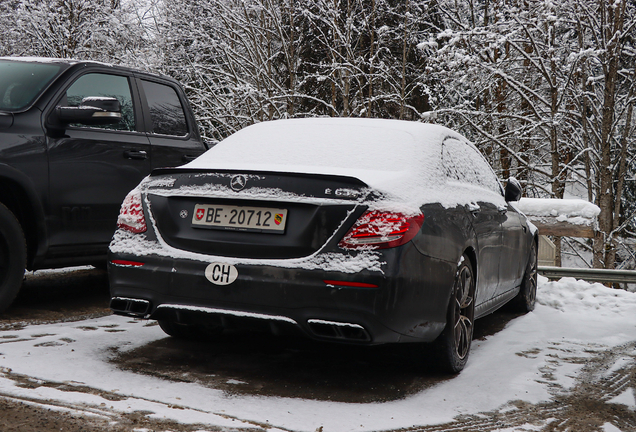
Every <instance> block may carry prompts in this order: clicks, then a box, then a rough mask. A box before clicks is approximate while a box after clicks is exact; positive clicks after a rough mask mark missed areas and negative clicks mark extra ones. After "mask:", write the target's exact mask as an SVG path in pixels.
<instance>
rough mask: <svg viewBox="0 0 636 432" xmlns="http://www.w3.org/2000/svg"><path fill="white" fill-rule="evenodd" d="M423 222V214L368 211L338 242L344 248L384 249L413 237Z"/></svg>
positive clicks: (401, 243)
mask: <svg viewBox="0 0 636 432" xmlns="http://www.w3.org/2000/svg"><path fill="white" fill-rule="evenodd" d="M423 223H424V215H423V214H418V215H415V216H406V215H404V214H402V213H396V212H383V211H377V210H376V211H368V212H366V213H364V214H363V215H362V216H360V219H358V220H357V221H356V223H355V225H353V227H352V228H351V229H350V230H349V232H348V233H347V235H345V236H344V238H343V239H342V240H340V243H339V244H338V245H339V246H340V247H341V248H344V249H386V248H392V247H396V246H401V245H403V244H405V243H407V242H409V241H411V239H413V237H415V234H417V232H418V231H419V230H420V227H421V226H422V224H423Z"/></svg>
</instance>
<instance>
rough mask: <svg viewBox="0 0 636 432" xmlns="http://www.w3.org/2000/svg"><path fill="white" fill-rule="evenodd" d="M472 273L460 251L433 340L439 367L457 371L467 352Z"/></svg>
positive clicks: (471, 326)
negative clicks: (443, 320) (441, 321)
mask: <svg viewBox="0 0 636 432" xmlns="http://www.w3.org/2000/svg"><path fill="white" fill-rule="evenodd" d="M474 318H475V277H474V273H473V268H472V265H471V262H470V259H469V258H468V256H467V255H465V254H464V255H463V256H462V259H461V260H460V263H459V265H458V267H457V273H456V277H455V284H454V286H453V292H452V294H451V298H450V301H449V305H448V313H447V318H446V327H445V328H444V331H443V332H442V334H441V335H440V336H439V337H438V338H437V340H436V341H435V344H436V348H437V357H438V364H439V367H440V368H441V369H442V370H444V371H445V372H450V373H453V374H456V373H459V372H460V371H461V370H462V369H463V368H464V366H465V365H466V362H467V361H468V355H469V353H470V345H471V343H472V340H473V329H474V323H475V320H474Z"/></svg>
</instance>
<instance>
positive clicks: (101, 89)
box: [66, 73, 135, 131]
mask: <svg viewBox="0 0 636 432" xmlns="http://www.w3.org/2000/svg"><path fill="white" fill-rule="evenodd" d="M90 96H106V97H115V98H117V99H118V100H119V103H120V104H121V116H122V120H121V121H120V122H119V123H116V124H110V125H101V126H90V127H91V128H101V129H112V130H123V131H134V130H135V112H134V109H133V101H132V96H131V91H130V84H129V82H128V78H127V77H124V76H121V75H110V74H103V73H89V74H86V75H82V76H81V77H79V78H78V79H77V81H75V82H74V83H73V84H72V85H71V86H70V87H69V88H68V90H67V91H66V102H67V104H68V106H79V105H80V104H81V102H82V99H84V98H86V97H90ZM72 126H76V127H87V126H86V125H80V124H73V125H72Z"/></svg>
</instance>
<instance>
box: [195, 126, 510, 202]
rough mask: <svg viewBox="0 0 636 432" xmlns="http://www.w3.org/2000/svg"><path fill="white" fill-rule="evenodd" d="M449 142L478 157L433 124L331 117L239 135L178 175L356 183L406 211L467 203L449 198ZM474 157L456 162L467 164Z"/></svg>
mask: <svg viewBox="0 0 636 432" xmlns="http://www.w3.org/2000/svg"><path fill="white" fill-rule="evenodd" d="M447 140H452V141H454V142H458V144H459V143H461V144H459V145H457V146H454V147H455V148H456V149H457V151H460V152H464V151H466V152H469V150H470V149H469V148H473V149H474V150H475V151H477V153H478V150H476V149H475V148H474V146H473V145H472V144H471V143H470V142H469V141H468V140H467V139H466V138H464V137H463V136H462V135H461V134H459V133H457V132H455V131H453V130H451V129H448V128H446V127H444V126H442V125H438V124H430V123H422V122H415V121H403V120H387V119H367V118H331V117H328V118H304V119H286V120H275V121H269V122H263V123H258V124H255V125H252V126H248V127H246V128H244V129H242V130H240V131H239V132H237V133H235V134H233V135H231V136H230V137H228V138H226V139H225V140H223V141H221V142H220V143H219V144H217V145H216V146H215V147H213V148H212V149H210V150H208V152H206V153H205V154H204V155H202V156H200V157H199V158H198V159H196V160H195V161H193V162H191V163H189V164H187V165H185V166H183V168H184V169H197V170H209V171H214V170H227V169H230V170H235V171H239V172H240V171H245V172H255V171H256V172H258V171H260V172H289V173H307V174H319V175H320V174H324V175H339V176H349V177H355V178H358V179H359V180H361V181H362V182H364V183H366V184H367V185H369V186H370V187H371V188H373V189H375V190H378V191H380V192H382V193H385V194H386V196H387V197H388V196H391V197H393V198H394V199H392V200H393V201H394V202H395V203H396V204H397V205H398V206H399V207H400V208H403V209H405V211H406V209H407V208H410V209H414V208H419V206H420V205H421V204H422V203H424V202H429V203H430V202H439V203H443V205H448V206H453V205H456V204H458V203H468V202H472V201H473V200H474V199H475V198H476V196H477V195H476V194H479V193H481V192H482V191H477V192H475V191H473V190H471V191H467V190H466V186H469V185H467V184H466V183H464V185H463V186H461V187H458V188H457V190H456V193H449V189H448V184H446V183H445V174H444V171H443V170H444V167H443V165H442V163H441V156H442V144H443V143H444V142H446V141H447ZM473 154H474V153H473ZM471 156H472V154H471V155H468V156H467V157H463V158H461V159H462V160H464V161H468V163H470V162H469V161H470V158H471ZM486 194H488V193H486ZM460 195H461V196H460ZM489 199H490V198H489ZM496 199H498V198H496ZM502 200H503V197H501V200H500V201H502ZM504 204H505V202H504ZM385 207H386V203H385Z"/></svg>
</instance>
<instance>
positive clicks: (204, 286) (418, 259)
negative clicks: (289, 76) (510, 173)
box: [109, 118, 537, 373]
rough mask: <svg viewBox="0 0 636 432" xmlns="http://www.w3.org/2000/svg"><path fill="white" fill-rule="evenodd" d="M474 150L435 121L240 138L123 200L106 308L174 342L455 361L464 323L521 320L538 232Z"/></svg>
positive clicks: (341, 125) (290, 123)
mask: <svg viewBox="0 0 636 432" xmlns="http://www.w3.org/2000/svg"><path fill="white" fill-rule="evenodd" d="M520 196H521V187H520V185H519V182H518V181H516V180H515V179H514V178H510V179H508V181H507V184H506V188H505V190H504V189H503V188H502V186H501V184H500V182H499V181H498V179H497V177H496V176H495V174H494V172H493V170H492V168H491V167H490V165H489V164H488V163H487V162H486V160H485V159H484V157H483V156H482V155H481V154H480V153H479V151H478V150H477V149H476V148H475V146H474V145H473V144H471V143H470V142H469V141H468V140H467V139H466V138H464V137H463V136H462V135H460V134H458V133H456V132H454V131H452V130H450V129H448V128H445V127H443V126H439V125H433V124H425V123H419V122H407V121H399V120H381V119H352V118H312V119H290V120H277V121H270V122H264V123H259V124H255V125H252V126H249V127H247V128H245V129H243V130H241V131H239V132H237V133H235V134H233V135H232V136H230V137H228V138H227V139H225V140H223V141H222V142H220V143H219V144H217V145H216V146H215V147H214V148H212V149H210V150H209V151H207V152H206V153H205V154H203V155H202V156H200V157H199V158H197V159H196V160H194V161H193V162H191V163H189V164H187V165H184V166H183V167H180V168H172V169H159V170H155V171H153V173H152V175H150V176H149V177H147V178H146V179H145V180H143V181H142V182H141V183H140V184H139V186H138V187H137V188H135V189H134V190H133V191H131V192H130V194H129V195H128V196H127V198H126V199H125V201H124V203H123V204H122V207H121V212H120V215H119V220H118V230H117V231H116V233H115V235H114V237H113V240H112V242H111V244H110V256H109V277H110V284H111V297H112V299H111V303H110V307H111V309H112V310H113V311H114V312H115V313H116V314H121V315H126V316H132V317H140V318H147V319H153V320H158V322H159V325H160V326H161V328H162V329H163V330H164V331H165V332H166V333H167V334H169V335H171V336H174V337H182V338H192V337H200V336H204V335H207V336H209V335H211V334H214V333H216V332H219V331H222V330H223V329H225V328H232V327H237V326H248V327H252V326H253V327H259V326H260V327H264V328H267V329H270V330H272V331H273V332H276V333H281V334H284V330H286V329H288V328H296V329H299V330H300V331H301V332H302V333H304V334H305V335H307V336H309V337H310V338H314V339H317V340H323V341H334V342H344V343H353V344H383V343H405V342H406V343H408V342H432V343H433V346H434V350H433V352H435V353H436V355H437V357H438V361H439V364H440V366H441V367H442V368H443V369H444V370H447V371H450V372H454V373H457V372H459V371H461V370H462V368H463V367H464V365H465V364H466V361H467V359H468V354H469V350H470V345H471V340H472V334H473V327H474V321H475V319H477V318H480V317H483V316H484V315H487V314H489V313H491V312H493V311H494V310H496V309H498V308H499V307H501V306H502V305H504V304H506V303H507V302H509V301H513V302H514V303H515V304H516V305H517V307H518V308H520V309H521V310H523V311H531V310H532V309H533V308H534V303H535V297H536V289H537V230H536V228H535V227H534V226H533V225H532V224H531V223H530V222H528V220H527V219H526V217H525V216H524V215H523V214H522V213H520V212H519V211H518V210H517V209H516V208H515V204H514V203H515V201H518V200H519V198H520Z"/></svg>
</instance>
